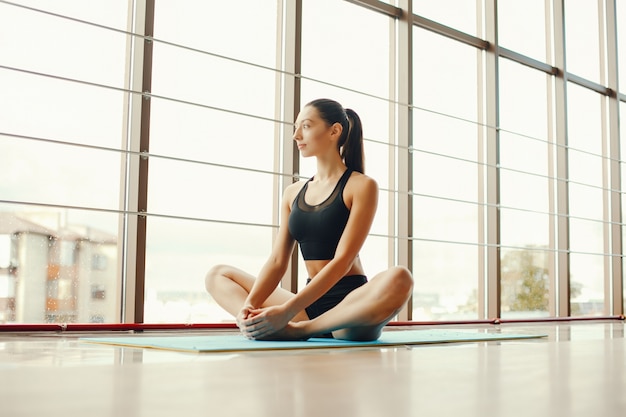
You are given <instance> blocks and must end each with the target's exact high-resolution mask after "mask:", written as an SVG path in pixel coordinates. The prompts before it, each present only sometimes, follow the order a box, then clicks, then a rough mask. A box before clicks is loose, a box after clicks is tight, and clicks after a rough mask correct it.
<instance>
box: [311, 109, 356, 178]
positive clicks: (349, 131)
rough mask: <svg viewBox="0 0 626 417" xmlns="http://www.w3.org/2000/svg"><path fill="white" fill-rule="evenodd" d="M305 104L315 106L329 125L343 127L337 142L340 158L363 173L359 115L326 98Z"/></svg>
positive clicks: (351, 167) (353, 168) (348, 165)
mask: <svg viewBox="0 0 626 417" xmlns="http://www.w3.org/2000/svg"><path fill="white" fill-rule="evenodd" d="M307 106H312V107H315V108H316V109H317V112H318V113H319V115H320V117H321V118H322V120H324V121H325V122H326V123H328V124H329V125H333V124H335V123H339V124H341V126H342V128H343V129H342V132H341V137H340V138H339V142H338V146H339V152H340V154H341V158H342V159H343V162H344V163H345V164H346V166H347V167H348V168H350V169H352V170H354V171H357V172H360V173H362V174H363V173H365V162H364V156H363V127H362V125H361V119H360V118H359V115H358V114H356V112H355V111H354V110H352V109H344V108H343V106H342V105H341V104H339V103H337V102H336V101H335V100H331V99H328V98H320V99H317V100H313V101H311V102H310V103H309V104H307Z"/></svg>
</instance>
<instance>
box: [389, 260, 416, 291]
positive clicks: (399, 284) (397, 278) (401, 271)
mask: <svg viewBox="0 0 626 417" xmlns="http://www.w3.org/2000/svg"><path fill="white" fill-rule="evenodd" d="M389 279H391V281H392V284H393V286H394V287H395V288H396V289H397V290H398V291H402V292H406V293H410V292H411V291H412V290H413V275H412V274H411V271H409V269H408V268H406V267H404V266H401V265H398V266H394V267H392V268H390V269H389Z"/></svg>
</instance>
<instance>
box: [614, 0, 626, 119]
mask: <svg viewBox="0 0 626 417" xmlns="http://www.w3.org/2000/svg"><path fill="white" fill-rule="evenodd" d="M615 21H616V23H617V69H618V71H619V72H618V78H619V82H618V85H619V86H620V92H621V93H622V94H623V93H624V92H625V91H626V3H625V2H623V1H616V2H615ZM622 120H624V118H623V117H622Z"/></svg>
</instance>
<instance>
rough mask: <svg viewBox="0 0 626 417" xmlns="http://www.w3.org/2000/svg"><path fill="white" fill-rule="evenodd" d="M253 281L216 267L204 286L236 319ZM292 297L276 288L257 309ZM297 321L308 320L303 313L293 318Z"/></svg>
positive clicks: (228, 268) (240, 273) (239, 272)
mask: <svg viewBox="0 0 626 417" xmlns="http://www.w3.org/2000/svg"><path fill="white" fill-rule="evenodd" d="M254 280H255V277H254V276H253V275H250V274H248V273H247V272H245V271H242V270H241V269H239V268H235V267H233V266H228V265H217V266H214V267H213V268H211V269H210V270H209V272H208V273H207V275H206V278H205V286H206V289H207V291H208V292H209V294H210V295H211V297H213V299H214V300H215V301H216V302H217V304H219V305H220V306H221V307H222V308H223V309H224V310H226V311H227V312H229V313H230V314H231V315H232V316H233V317H236V316H237V314H238V313H239V311H240V310H241V308H242V307H243V304H244V302H245V301H246V298H247V297H248V294H249V293H250V291H251V290H252V285H254ZM293 296H294V294H293V293H291V292H289V291H287V290H285V289H282V288H280V287H278V288H276V290H274V292H273V293H272V294H271V295H270V296H269V297H268V298H267V300H265V303H263V305H262V306H259V307H269V306H273V305H280V304H283V303H284V302H286V301H287V300H289V298H290V297H293ZM297 320H308V316H307V315H306V313H305V312H301V313H298V315H296V317H294V321H297Z"/></svg>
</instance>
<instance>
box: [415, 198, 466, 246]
mask: <svg viewBox="0 0 626 417" xmlns="http://www.w3.org/2000/svg"><path fill="white" fill-rule="evenodd" d="M413 219H414V220H413V236H414V237H416V238H419V239H425V240H441V241H451V242H464V243H477V239H478V234H477V230H478V226H477V224H478V208H477V205H476V204H475V203H461V202H456V201H450V200H444V199H437V198H429V197H421V196H415V197H414V198H413Z"/></svg>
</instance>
